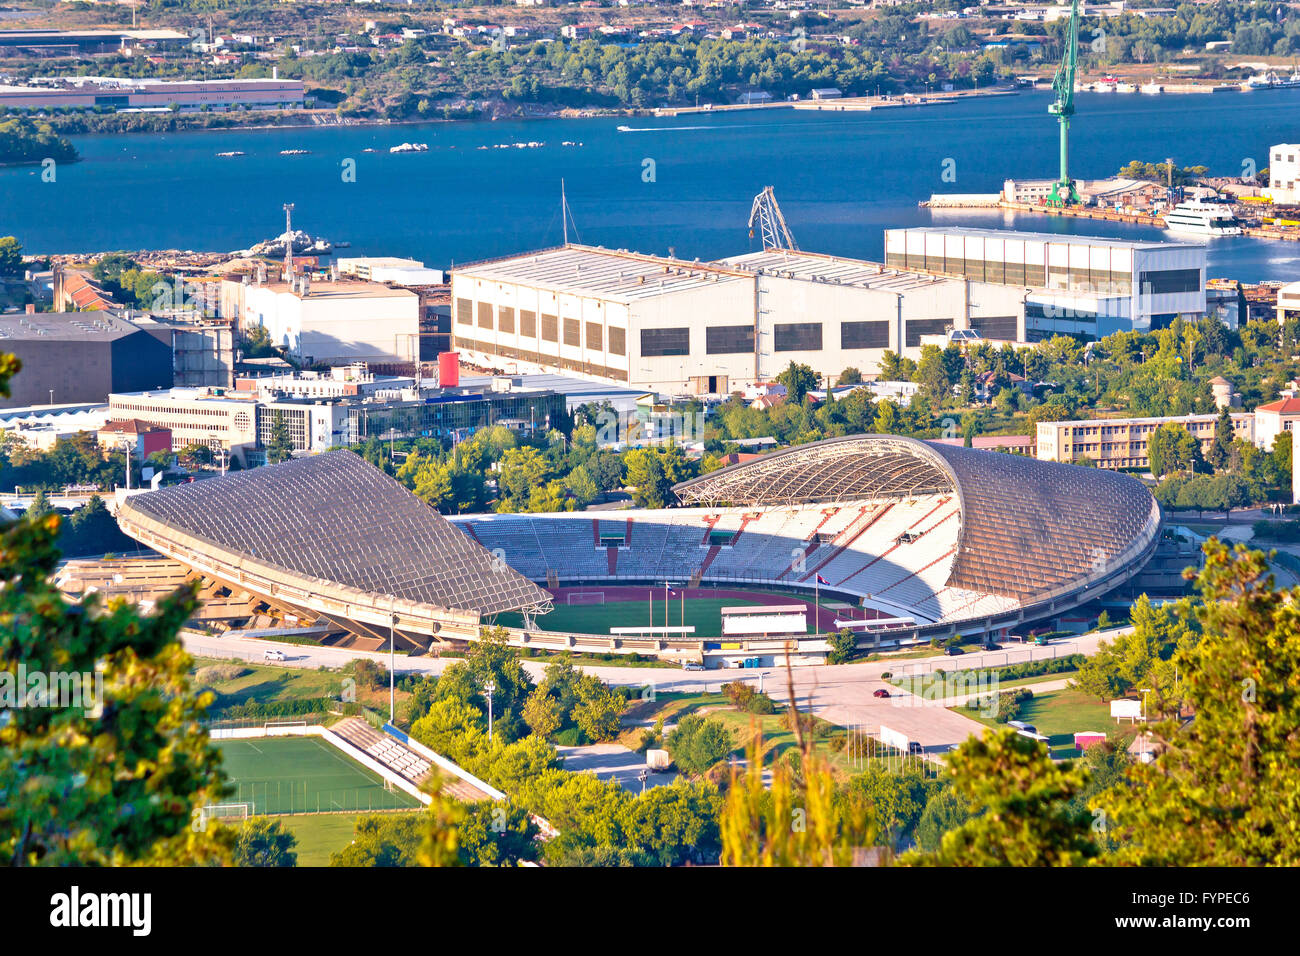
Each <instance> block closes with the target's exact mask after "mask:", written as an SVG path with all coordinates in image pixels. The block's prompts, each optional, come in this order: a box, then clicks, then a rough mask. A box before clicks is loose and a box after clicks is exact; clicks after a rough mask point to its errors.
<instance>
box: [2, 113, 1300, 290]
mask: <svg viewBox="0 0 1300 956" xmlns="http://www.w3.org/2000/svg"><path fill="white" fill-rule="evenodd" d="M1048 101H1049V97H1048V95H1047V94H1043V93H1022V94H1019V95H1016V96H1008V97H1001V98H990V99H976V100H966V101H964V102H958V103H954V104H949V105H942V106H934V107H924V108H919V109H917V108H908V109H896V110H884V111H877V112H873V113H823V112H812V111H797V110H774V111H770V112H766V113H757V112H742V113H731V114H716V115H715V114H702V115H701V114H697V115H692V116H687V117H676V118H665V119H641V118H633V119H626V118H617V119H586V120H535V121H520V122H486V121H485V122H475V123H451V124H448V123H438V124H424V125H419V126H391V127H373V126H367V127H327V128H308V129H279V130H239V131H215V132H190V133H178V134H166V135H147V134H130V135H115V136H86V137H78V138H77V139H76V144H77V147H78V149H79V150H80V151H81V153H82V155H83V157H84V158H85V161H84V162H81V163H77V164H74V165H69V166H65V167H61V168H60V169H59V170H58V172H57V181H56V182H55V183H42V182H41V179H40V175H39V171H38V170H35V169H32V168H26V169H7V170H0V235H6V234H9V233H14V234H16V235H18V236H19V237H20V238H21V239H22V241H23V243H24V245H25V247H26V248H27V249H28V250H29V251H32V252H77V251H94V250H101V249H137V248H164V247H175V248H182V249H195V250H232V249H238V248H244V247H247V246H249V245H251V244H252V243H254V242H256V241H258V240H260V239H265V238H268V237H270V236H273V235H275V234H278V233H279V232H280V231H281V229H282V228H283V212H282V211H281V208H280V207H281V204H282V203H285V202H293V203H296V204H297V209H296V211H295V213H294V224H295V226H297V227H299V228H303V229H306V230H307V231H309V232H311V233H313V234H315V235H322V236H327V237H329V238H331V239H335V240H347V241H350V242H351V243H352V248H351V250H350V254H384V255H401V256H411V257H415V258H418V259H423V260H425V261H426V262H427V263H428V264H430V265H433V266H446V265H448V264H451V263H453V262H465V261H468V260H472V259H479V258H484V257H488V256H497V255H507V254H511V253H517V252H521V251H524V250H528V249H534V248H538V247H542V246H547V245H554V244H557V243H558V242H560V241H561V222H560V216H559V193H560V180H561V178H563V179H564V180H565V181H566V185H567V192H568V197H569V203H570V206H571V208H572V210H573V216H574V219H575V221H576V225H577V233H576V235H574V234H572V233H571V235H570V238H571V239H580V240H581V241H583V242H587V243H593V244H600V245H605V246H610V247H616V248H630V249H635V250H639V251H643V252H653V253H665V252H667V251H668V250H669V249H670V248H671V249H672V250H673V251H674V252H675V253H676V254H677V255H678V256H683V257H686V258H694V257H696V256H698V257H701V258H705V259H709V258H716V257H719V256H724V255H732V254H737V253H741V252H745V251H747V250H749V249H752V248H755V241H754V240H752V239H750V238H749V237H748V234H747V229H746V225H745V224H746V220H747V218H748V215H749V207H750V202H751V198H752V196H753V195H754V194H755V193H756V192H758V190H759V189H760V188H762V187H763V186H765V185H769V184H770V185H773V186H775V187H776V194H777V197H778V199H779V200H780V202H781V206H782V208H783V210H784V211H785V214H786V218H787V220H788V221H789V224H790V227H791V229H792V231H793V232H794V235H795V238H796V240H797V241H798V243H799V245H800V246H801V247H802V248H805V249H811V250H817V251H823V252H829V253H836V254H840V255H847V256H861V257H866V258H879V257H880V256H881V255H882V243H883V237H882V232H883V230H884V229H885V228H886V227H890V226H906V225H924V224H957V223H960V224H966V225H979V226H1005V227H1008V228H1020V229H1035V230H1040V231H1055V232H1077V233H1084V234H1094V235H1108V236H1120V237H1128V238H1160V237H1162V236H1164V234H1163V233H1162V232H1160V231H1159V230H1156V229H1152V228H1148V227H1140V226H1128V225H1123V224H1101V223H1095V222H1091V221H1077V220H1069V219H1057V218H1047V217H1043V216H1035V215H1025V216H1003V215H1002V214H1000V213H985V212H972V211H964V212H963V211H951V212H941V211H935V212H931V211H929V210H924V209H919V208H918V207H917V202H918V201H920V200H923V199H926V198H928V197H929V196H930V194H931V193H936V192H995V191H997V190H998V189H999V188H1000V187H1001V184H1002V181H1003V180H1004V179H1005V178H1008V177H1016V178H1046V177H1050V176H1053V175H1054V174H1055V171H1056V168H1055V167H1056V150H1057V138H1056V124H1055V122H1054V121H1053V120H1052V118H1051V117H1049V116H1048V114H1047V104H1048ZM1077 103H1078V115H1077V117H1076V119H1075V123H1074V127H1073V138H1072V142H1071V146H1072V163H1073V165H1072V172H1073V173H1074V175H1076V176H1079V177H1082V178H1087V179H1093V178H1101V177H1104V176H1110V175H1113V174H1114V173H1115V172H1116V171H1117V170H1118V169H1119V168H1120V167H1121V166H1122V165H1124V164H1125V163H1127V162H1128V161H1129V160H1132V159H1142V160H1145V161H1151V162H1155V161H1160V160H1163V159H1164V158H1165V157H1167V156H1172V157H1173V158H1174V159H1175V161H1177V162H1179V163H1180V164H1184V165H1194V164H1204V165H1207V166H1209V167H1210V169H1211V172H1213V173H1215V174H1221V175H1240V173H1241V170H1242V164H1243V161H1244V160H1246V159H1251V160H1253V161H1254V162H1255V164H1256V165H1257V166H1258V167H1259V168H1263V167H1264V166H1266V165H1267V162H1268V159H1267V150H1268V146H1269V145H1270V144H1272V143H1279V142H1296V141H1297V140H1300V109H1298V107H1300V90H1276V91H1256V92H1253V93H1241V94H1238V93H1224V94H1215V95H1197V96H1168V95H1167V96H1161V97H1148V96H1141V95H1138V94H1133V95H1119V94H1086V93H1085V94H1080V95H1079V96H1078V98H1077ZM619 125H628V126H632V127H635V128H637V129H646V130H649V131H646V132H619V131H618V129H617V127H618V126H619ZM520 140H524V141H526V140H540V141H545V142H546V144H547V145H546V146H545V147H544V148H540V149H508V150H507V149H497V150H492V149H489V150H479V149H477V147H479V146H483V145H491V144H494V143H506V142H514V141H520ZM563 140H574V141H580V142H582V143H583V144H584V145H583V146H581V147H561V145H560V143H561V141H563ZM403 141H411V142H427V143H428V144H429V146H430V149H429V152H427V153H416V154H406V155H390V154H389V153H388V152H387V150H388V147H390V146H394V145H396V144H398V143H401V142H403ZM365 147H373V148H375V149H378V150H380V152H378V153H363V152H362V150H363V149H364V148H365ZM282 149H309V150H311V151H312V152H311V155H309V156H297V157H290V156H280V155H278V153H279V151H280V150H282ZM225 150H242V151H244V152H245V153H246V154H247V155H245V156H242V157H236V158H230V159H223V158H217V156H216V153H217V152H220V151H225ZM348 159H352V160H355V162H356V182H353V183H348V182H344V181H343V177H342V175H341V173H342V164H343V162H344V161H345V160H348ZM647 160H651V161H653V181H645V180H646V179H648V178H651V177H650V176H649V172H650V167H649V166H648V164H647V162H646V161H647ZM945 160H951V161H952V162H951V163H948V164H947V167H945ZM945 168H950V169H952V170H954V172H955V175H956V180H955V182H945V181H944V180H943V178H942V176H943V171H944V169H945ZM1210 263H1211V269H1210V273H1211V275H1224V276H1232V277H1235V278H1239V279H1242V280H1244V281H1257V280H1260V279H1296V278H1300V244H1293V243H1275V242H1264V241H1260V240H1253V239H1244V238H1239V239H1216V240H1214V241H1213V242H1212V243H1211V246H1210Z"/></svg>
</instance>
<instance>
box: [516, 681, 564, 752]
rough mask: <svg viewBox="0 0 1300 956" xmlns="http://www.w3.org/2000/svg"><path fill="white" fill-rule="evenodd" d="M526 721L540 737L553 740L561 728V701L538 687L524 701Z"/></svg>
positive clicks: (529, 727)
mask: <svg viewBox="0 0 1300 956" xmlns="http://www.w3.org/2000/svg"><path fill="white" fill-rule="evenodd" d="M524 723H526V724H528V729H529V730H531V731H532V732H533V733H534V734H536V735H537V736H538V737H541V738H542V739H543V740H551V739H552V738H554V736H555V733H556V731H558V730H559V729H560V705H559V702H558V701H557V700H556V699H555V698H554V697H552V696H551V695H550V694H548V693H547V692H546V691H545V690H544V689H542V688H541V687H539V688H537V689H536V690H534V691H533V692H532V693H531V694H529V695H528V700H527V701H526V702H525V703H524Z"/></svg>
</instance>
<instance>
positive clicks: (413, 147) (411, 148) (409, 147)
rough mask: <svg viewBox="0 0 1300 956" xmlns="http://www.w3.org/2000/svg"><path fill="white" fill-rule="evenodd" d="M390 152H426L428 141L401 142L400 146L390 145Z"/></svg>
mask: <svg viewBox="0 0 1300 956" xmlns="http://www.w3.org/2000/svg"><path fill="white" fill-rule="evenodd" d="M388 151H389V152H390V153H427V152H428V151H429V144H428V143H403V144H402V145H400V146H391V147H389V149H388Z"/></svg>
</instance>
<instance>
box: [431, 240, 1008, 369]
mask: <svg viewBox="0 0 1300 956" xmlns="http://www.w3.org/2000/svg"><path fill="white" fill-rule="evenodd" d="M1024 309H1025V306H1024V296H1023V294H1022V292H1021V291H1020V290H1016V289H1012V288H1009V287H1005V286H1001V285H994V284H990V283H984V282H971V281H969V280H967V279H957V278H948V277H944V276H935V275H918V274H916V273H912V272H905V271H900V270H897V269H891V268H887V267H885V266H881V265H879V264H875V263H869V262H862V261H859V260H854V259H843V258H837V257H833V256H825V255H817V254H813V253H806V252H788V251H778V250H769V251H766V252H760V253H753V254H748V255H742V256H737V257H735V258H732V259H727V260H723V261H720V262H713V263H700V262H686V261H683V260H678V259H668V258H661V257H657V256H647V255H640V254H637V253H631V252H627V251H614V250H609V249H601V248H593V247H589V246H579V245H567V246H563V247H560V248H555V249H548V250H545V251H542V252H537V253H530V254H528V255H523V256H514V257H510V258H505V259H498V260H493V261H488V262H483V263H478V264H473V265H469V266H465V267H462V268H459V269H456V270H454V271H453V273H452V338H453V348H455V349H456V350H458V351H459V352H460V353H461V355H462V357H463V358H464V360H465V361H467V362H469V363H471V364H475V365H479V366H483V367H486V368H490V369H497V370H501V371H505V372H509V373H511V374H518V373H529V372H539V371H540V372H557V373H571V374H577V375H580V376H583V377H586V378H594V379H598V380H601V381H607V382H612V383H616V384H619V385H626V386H629V387H634V388H641V389H646V390H656V391H663V392H669V393H677V394H682V393H687V394H728V393H730V392H733V391H739V390H741V389H743V388H744V386H745V385H747V384H752V383H754V382H759V381H765V380H768V379H771V378H772V377H774V376H775V375H777V374H779V373H780V372H781V371H782V370H784V369H785V368H786V367H787V366H788V365H789V364H790V362H792V361H793V362H799V363H803V364H806V365H808V366H810V367H812V368H813V369H814V370H816V371H817V372H818V373H820V374H822V375H824V376H826V375H830V376H838V375H839V373H840V372H842V371H843V370H844V369H845V368H848V367H855V368H857V369H859V370H860V371H862V372H864V373H872V372H874V371H875V370H876V369H877V367H878V365H879V363H880V360H881V358H882V356H883V355H884V353H885V351H886V350H892V351H894V352H897V353H899V354H902V355H905V356H908V357H911V358H917V357H919V355H920V350H921V345H922V338H923V337H924V336H926V335H941V336H942V335H943V334H944V333H946V332H947V331H949V330H951V329H969V328H977V329H980V330H981V334H983V335H984V336H985V337H986V338H998V339H1008V340H1019V339H1022V338H1023V334H1024V330H1025V324H1024V323H1025V318H1024Z"/></svg>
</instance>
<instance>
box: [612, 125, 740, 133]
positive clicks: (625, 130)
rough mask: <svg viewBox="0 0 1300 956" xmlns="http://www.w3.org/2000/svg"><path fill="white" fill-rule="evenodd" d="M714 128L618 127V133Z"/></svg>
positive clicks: (711, 127)
mask: <svg viewBox="0 0 1300 956" xmlns="http://www.w3.org/2000/svg"><path fill="white" fill-rule="evenodd" d="M717 128H718V127H716V126H620V127H619V128H618V131H619V132H620V133H665V132H670V131H673V130H681V129H717Z"/></svg>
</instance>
